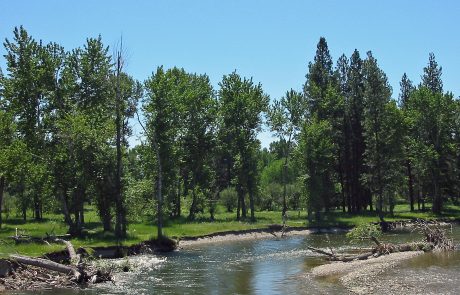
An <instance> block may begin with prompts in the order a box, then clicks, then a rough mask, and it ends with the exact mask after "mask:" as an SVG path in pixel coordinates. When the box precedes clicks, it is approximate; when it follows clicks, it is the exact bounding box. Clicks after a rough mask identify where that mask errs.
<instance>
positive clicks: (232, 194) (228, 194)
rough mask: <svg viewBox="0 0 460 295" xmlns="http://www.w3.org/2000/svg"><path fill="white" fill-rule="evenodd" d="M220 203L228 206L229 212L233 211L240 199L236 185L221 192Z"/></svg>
mask: <svg viewBox="0 0 460 295" xmlns="http://www.w3.org/2000/svg"><path fill="white" fill-rule="evenodd" d="M219 200H220V203H221V204H222V205H223V206H225V208H227V212H233V209H235V205H236V203H237V201H238V194H237V192H236V190H235V188H234V187H228V188H226V189H224V190H223V191H221V192H220V198H219Z"/></svg>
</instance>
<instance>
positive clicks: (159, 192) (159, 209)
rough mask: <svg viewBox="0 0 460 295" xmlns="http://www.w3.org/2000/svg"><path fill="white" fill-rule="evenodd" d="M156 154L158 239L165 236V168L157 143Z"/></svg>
mask: <svg viewBox="0 0 460 295" xmlns="http://www.w3.org/2000/svg"><path fill="white" fill-rule="evenodd" d="M155 146H156V148H155V150H156V156H157V163H158V176H157V203H158V206H157V227H158V232H157V236H158V239H161V238H162V237H163V194H162V193H163V192H162V190H163V170H162V166H161V158H160V150H159V147H158V145H157V144H155Z"/></svg>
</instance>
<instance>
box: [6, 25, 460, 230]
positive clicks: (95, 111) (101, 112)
mask: <svg viewBox="0 0 460 295" xmlns="http://www.w3.org/2000/svg"><path fill="white" fill-rule="evenodd" d="M3 45H4V47H5V52H6V54H5V55H4V59H5V61H6V68H4V69H0V209H1V210H0V226H1V224H2V216H3V218H5V215H6V216H8V215H10V214H17V215H18V216H21V218H22V219H23V220H28V219H35V220H40V219H42V218H43V216H45V215H46V214H51V213H52V214H62V219H63V221H64V222H65V224H66V225H67V226H68V229H69V233H70V234H72V235H74V236H79V235H81V234H82V232H83V229H84V228H85V208H87V207H88V206H92V207H93V208H95V209H96V211H97V214H98V216H99V218H100V223H101V224H102V227H103V230H104V231H107V232H113V233H114V235H115V236H116V237H118V238H124V237H126V235H127V228H128V227H129V225H130V223H132V222H137V221H139V220H144V219H149V220H155V222H156V224H157V228H158V233H157V235H158V236H159V237H161V236H162V235H163V231H162V228H163V223H164V221H165V219H174V218H178V217H181V216H182V217H185V218H187V219H188V220H191V221H192V220H194V219H195V218H196V216H197V215H198V214H209V216H210V219H211V220H212V219H214V215H215V214H216V210H218V209H219V208H224V210H226V211H228V212H233V213H234V214H235V218H236V220H245V221H248V222H252V221H255V220H256V219H257V213H258V212H260V211H267V210H268V211H277V212H279V213H280V215H285V212H286V211H287V210H296V211H299V212H300V211H302V212H306V213H307V216H308V220H310V221H312V220H321V219H322V218H323V216H324V214H325V213H327V212H329V211H334V210H336V211H340V212H347V213H349V214H361V213H362V212H371V211H372V212H377V214H378V216H380V218H381V219H382V220H383V217H384V216H385V215H386V214H390V215H391V214H392V212H393V210H394V208H395V206H396V205H397V204H408V206H409V207H410V210H411V211H416V210H420V211H424V210H431V211H432V212H433V213H434V214H440V213H442V212H443V210H444V209H445V206H446V204H455V205H457V204H458V197H459V194H460V177H459V176H460V169H459V168H460V149H459V144H460V103H459V100H458V99H457V98H456V97H454V94H453V93H451V92H449V91H446V90H444V89H443V82H442V67H441V66H440V65H438V63H437V62H436V59H435V55H434V54H433V53H429V54H428V53H427V55H428V62H427V64H426V66H425V67H424V68H423V69H420V74H421V82H420V84H418V85H415V84H414V83H413V82H412V80H411V78H410V77H408V76H407V75H406V74H404V75H403V76H402V78H401V82H400V89H399V90H394V89H392V87H391V86H390V84H389V82H388V78H387V76H386V74H385V72H384V71H383V69H381V68H380V67H379V64H378V62H377V58H376V57H374V55H373V54H372V52H371V51H369V52H367V53H366V54H362V53H360V52H359V51H358V50H355V51H354V52H352V53H351V55H350V56H347V55H345V54H343V55H342V56H340V57H339V58H338V59H337V61H336V62H334V60H333V59H332V57H331V55H330V53H329V49H328V45H327V42H326V39H325V38H323V37H322V38H320V39H319V42H318V44H317V50H316V55H315V56H314V57H306V60H307V59H309V58H313V60H311V61H310V62H309V63H308V64H307V63H306V60H305V61H302V60H300V61H299V63H305V72H306V75H305V83H304V85H303V86H302V87H299V89H298V90H296V89H295V87H297V86H296V85H293V87H294V88H293V89H290V90H287V91H286V93H285V95H284V96H283V97H279V98H274V97H272V98H270V97H269V96H268V95H267V94H266V93H265V92H264V89H263V85H262V84H261V83H258V82H256V81H254V80H253V79H252V78H248V77H242V76H241V75H240V74H238V72H237V71H236V70H235V71H234V72H232V73H229V74H227V75H224V76H223V77H222V79H221V81H220V82H219V83H218V87H213V85H212V83H211V82H210V78H209V77H208V76H207V75H206V74H199V73H190V72H187V71H186V70H184V69H183V68H179V67H174V68H170V69H166V68H164V67H158V68H156V69H153V71H152V74H151V76H150V77H147V78H146V79H145V81H138V80H136V79H134V78H133V77H132V76H130V74H129V73H127V71H126V66H125V63H126V57H125V52H124V48H123V44H122V42H120V44H119V46H115V48H109V47H108V46H107V45H106V44H104V43H103V40H102V38H101V36H99V37H97V38H88V39H87V40H86V43H85V44H83V45H82V46H81V47H79V48H75V49H70V50H69V49H65V48H63V47H62V46H61V45H59V43H55V42H50V43H44V42H42V41H41V40H37V39H34V38H33V37H32V36H30V35H29V34H28V33H27V31H26V30H25V29H24V28H23V27H17V28H15V29H14V31H13V38H11V39H6V40H5V41H4V43H3ZM128 46H129V44H128ZM412 78H413V77H412ZM398 93H399V94H398ZM134 124H137V125H139V126H140V127H139V128H140V129H141V131H142V134H143V137H142V140H141V142H140V144H138V145H136V146H129V144H128V142H129V141H128V139H129V138H130V137H131V136H133V126H134ZM262 130H270V131H271V132H272V133H273V134H274V135H275V136H276V138H277V140H276V141H274V142H272V143H271V144H270V146H269V148H261V143H260V141H259V140H258V134H259V133H260V132H261V131H262Z"/></svg>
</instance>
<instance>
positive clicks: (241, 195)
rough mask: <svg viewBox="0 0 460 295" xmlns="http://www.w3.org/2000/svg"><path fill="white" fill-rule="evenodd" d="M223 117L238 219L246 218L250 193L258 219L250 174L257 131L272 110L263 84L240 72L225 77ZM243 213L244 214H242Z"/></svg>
mask: <svg viewBox="0 0 460 295" xmlns="http://www.w3.org/2000/svg"><path fill="white" fill-rule="evenodd" d="M219 86H220V89H219V93H218V95H219V116H220V120H221V124H220V131H219V132H221V135H220V137H221V138H223V144H224V145H225V147H226V149H227V150H228V151H229V153H228V157H229V159H228V160H229V162H231V163H232V170H233V172H232V173H233V175H234V183H235V186H236V190H237V193H238V206H237V219H240V217H243V218H245V217H246V203H245V200H244V199H245V195H246V194H247V193H249V202H250V204H249V206H250V210H251V219H252V220H254V219H255V215H254V212H255V207H254V206H255V204H254V193H255V189H254V188H253V187H249V186H254V185H255V183H254V182H251V183H248V177H247V175H248V174H249V173H255V172H254V171H252V169H253V168H254V165H251V163H252V162H253V160H252V157H253V156H254V153H253V148H254V144H255V143H256V136H257V132H258V131H259V130H260V127H261V124H262V114H263V113H264V112H265V111H266V110H267V107H268V101H269V98H268V96H267V95H266V94H265V93H264V92H263V89H262V85H261V84H260V83H259V84H254V82H253V81H252V79H246V78H241V77H240V75H238V74H237V73H236V72H233V73H231V74H229V75H225V76H224V77H223V79H222V81H221V82H220V83H219ZM240 210H241V215H240Z"/></svg>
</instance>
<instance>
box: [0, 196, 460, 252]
mask: <svg viewBox="0 0 460 295" xmlns="http://www.w3.org/2000/svg"><path fill="white" fill-rule="evenodd" d="M219 209H220V210H218V211H217V214H216V215H215V220H214V221H211V220H209V214H202V215H198V216H197V218H196V220H194V221H189V220H187V219H186V218H176V219H168V220H166V222H165V227H164V232H165V234H166V235H168V236H170V237H179V238H180V237H184V236H201V235H206V234H211V233H215V232H223V231H229V230H246V229H257V228H264V227H267V226H268V225H270V224H275V223H277V224H280V223H282V219H281V212H278V211H261V212H256V218H257V221H256V222H249V220H248V221H237V220H236V214H235V213H227V212H224V210H223V209H222V208H219ZM44 217H45V218H44V220H42V221H40V222H37V221H34V220H30V221H26V222H24V221H23V220H22V219H21V218H20V217H15V216H11V214H10V216H9V217H8V218H7V219H6V220H4V223H3V225H2V228H1V229H0V257H7V256H8V255H9V254H14V253H16V254H23V255H31V256H39V255H42V254H44V253H48V252H52V251H56V250H61V249H63V248H64V247H63V246H62V245H56V244H51V245H46V244H19V245H16V244H15V243H14V241H13V240H12V239H11V238H9V236H13V235H15V233H16V229H17V230H18V232H19V233H20V234H27V235H31V236H35V237H43V236H45V235H46V233H49V234H56V235H58V234H65V233H66V231H67V226H66V225H65V224H64V223H63V221H62V215H46V216H44ZM413 218H424V219H434V218H450V219H458V218H460V206H454V205H448V206H446V208H445V211H444V213H443V214H442V215H434V214H432V213H431V212H430V211H425V212H418V211H415V212H410V210H409V207H408V206H407V205H397V206H396V208H395V212H394V216H389V215H388V216H386V220H388V221H395V220H405V219H413ZM376 221H378V217H377V214H376V213H375V212H365V213H362V214H359V215H349V214H348V213H343V212H341V211H332V212H329V213H324V215H323V218H322V221H321V222H314V223H308V222H307V216H306V212H305V211H300V212H299V211H289V212H288V221H287V224H288V225H289V226H291V227H296V226H297V227H298V226H319V227H332V226H355V225H359V224H363V223H369V222H376ZM85 229H86V231H87V233H86V235H85V237H83V238H74V239H72V240H71V241H72V243H73V244H74V246H76V247H91V246H93V247H94V246H110V245H116V244H123V245H131V244H135V243H138V242H141V241H144V240H148V239H150V238H154V237H155V235H156V232H157V228H156V226H155V225H154V222H153V220H151V221H145V222H132V223H130V224H129V229H128V237H127V238H126V239H125V240H123V241H117V240H116V239H115V237H114V236H113V234H112V233H104V232H103V230H102V225H101V223H100V221H99V218H98V216H97V214H96V212H95V211H94V210H93V209H92V208H91V207H89V208H87V209H86V212H85Z"/></svg>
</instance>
